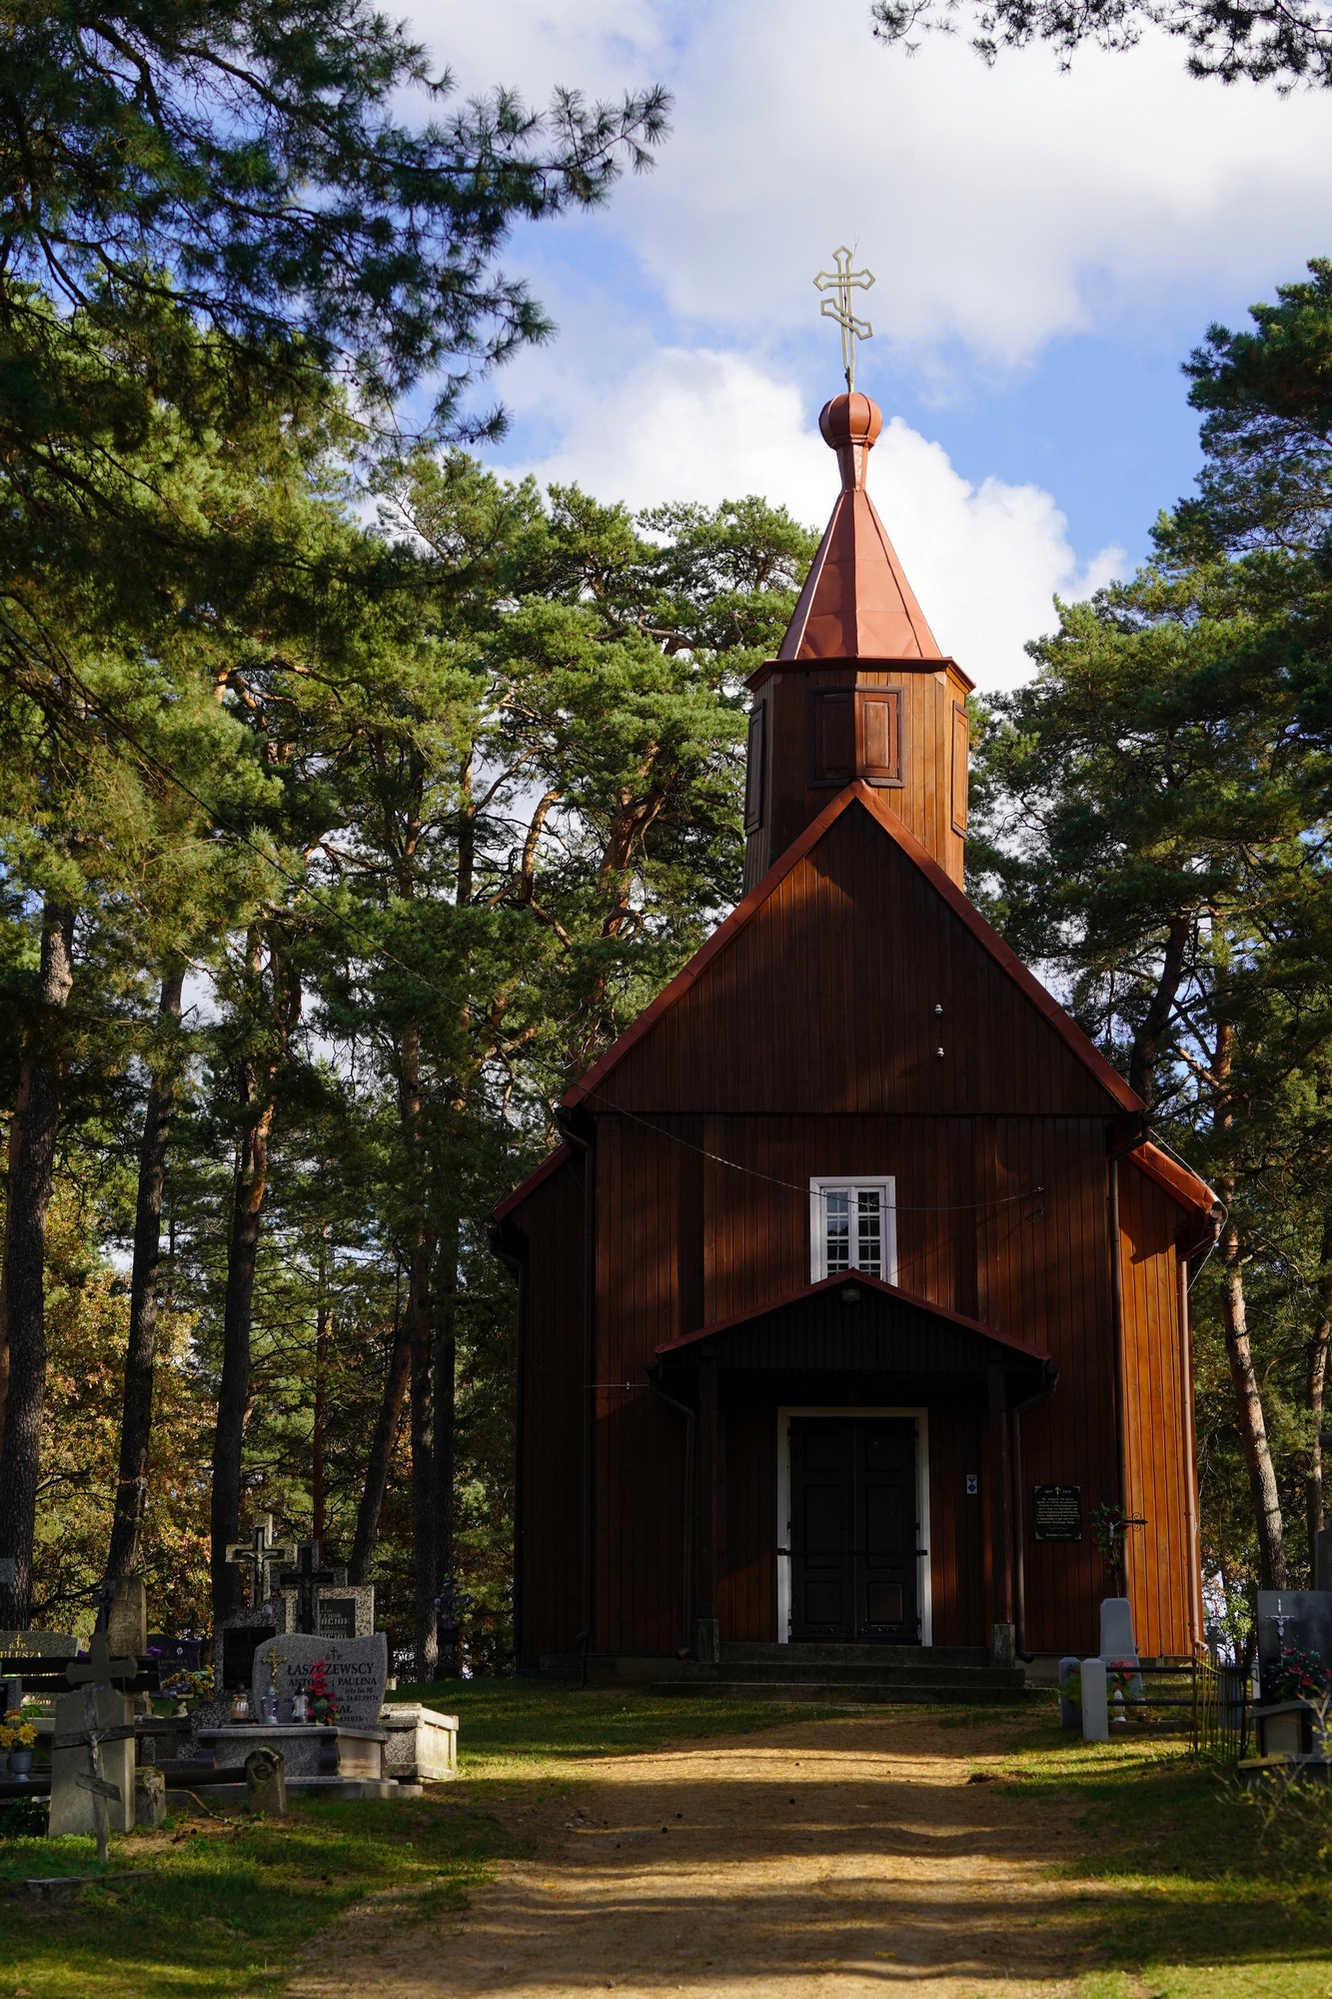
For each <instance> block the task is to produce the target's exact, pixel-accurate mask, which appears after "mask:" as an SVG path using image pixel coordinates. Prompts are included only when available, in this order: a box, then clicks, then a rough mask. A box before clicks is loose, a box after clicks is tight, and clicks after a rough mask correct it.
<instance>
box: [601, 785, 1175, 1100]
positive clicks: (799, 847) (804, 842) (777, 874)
mask: <svg viewBox="0 0 1332 1999" xmlns="http://www.w3.org/2000/svg"><path fill="white" fill-rule="evenodd" d="M853 805H860V806H862V807H863V808H864V810H865V811H866V812H868V813H869V814H870V816H871V817H872V818H873V819H874V820H876V821H877V823H878V824H879V825H880V826H881V827H882V828H883V830H884V832H885V833H887V834H888V836H889V838H890V839H893V840H895V841H896V842H897V844H898V846H899V847H900V848H901V849H902V851H903V853H904V854H906V855H907V856H908V858H909V859H910V860H912V861H914V862H915V864H916V866H917V867H918V868H919V869H920V871H921V873H922V874H924V875H925V876H926V877H927V878H928V880H929V881H930V883H931V884H932V886H933V887H934V888H935V889H937V891H938V893H939V894H940V895H941V896H942V897H943V898H944V900H945V902H946V903H947V904H948V906H949V908H950V909H952V910H953V912H954V913H955V915H957V916H958V917H959V918H960V919H961V921H962V922H963V923H965V924H966V926H967V928H968V930H970V931H971V933H972V935H973V936H974V937H975V938H976V940H977V942H978V943H979V944H981V945H982V946H983V948H984V949H985V950H986V951H988V952H989V954H990V956H991V957H992V958H993V959H994V960H995V961H996V963H997V964H998V965H999V966H1000V967H1001V968H1002V969H1003V970H1004V971H1005V972H1007V973H1008V976H1009V977H1010V978H1011V979H1012V980H1013V981H1014V983H1015V984H1016V985H1018V986H1019V987H1020V988H1021V989H1022V992H1023V993H1024V995H1025V996H1026V998H1027V999H1029V1000H1030V1001H1031V1004H1032V1005H1033V1006H1034V1007H1035V1008H1036V1009H1037V1011H1038V1012H1039V1013H1041V1014H1043V1015H1044V1017H1045V1018H1046V1020H1048V1021H1049V1023H1050V1025H1051V1027H1052V1028H1053V1029H1054V1031H1055V1032H1056V1034H1058V1035H1059V1036H1060V1037H1061V1038H1062V1039H1063V1040H1064V1041H1065V1042H1066V1043H1067V1045H1068V1046H1069V1048H1070V1049H1072V1051H1073V1053H1074V1054H1075V1055H1076V1056H1077V1057H1078V1059H1079V1061H1081V1062H1082V1063H1083V1064H1084V1065H1085V1066H1086V1067H1087V1068H1088V1069H1090V1070H1091V1072H1092V1074H1093V1075H1094V1076H1095V1077H1096V1079H1097V1081H1098V1082H1099V1083H1100V1084H1101V1087H1102V1088H1103V1089H1104V1090H1105V1092H1106V1094H1107V1095H1108V1096H1109V1097H1111V1098H1112V1099H1113V1101H1114V1102H1115V1103H1116V1104H1118V1105H1119V1106H1120V1108H1121V1109H1122V1110H1128V1111H1140V1110H1142V1109H1143V1108H1144V1106H1143V1102H1142V1099H1141V1098H1140V1097H1139V1096H1138V1094H1137V1092H1136V1091H1135V1090H1131V1089H1130V1088H1129V1086H1128V1084H1127V1083H1126V1082H1125V1081H1124V1078H1123V1077H1122V1076H1121V1075H1120V1073H1119V1071H1118V1069H1116V1068H1115V1067H1114V1065H1113V1064H1112V1063H1110V1062H1107V1061H1106V1059H1105V1057H1104V1055H1102V1054H1101V1052H1100V1050H1099V1049H1098V1048H1096V1047H1094V1046H1093V1045H1092V1043H1091V1042H1090V1041H1089V1040H1088V1039H1087V1036H1086V1035H1085V1034H1084V1033H1083V1032H1082V1029H1081V1028H1080V1027H1079V1026H1077V1024H1076V1023H1075V1022H1074V1021H1073V1020H1071V1019H1070V1018H1069V1016H1068V1014H1066V1013H1065V1012H1064V1009H1063V1007H1061V1006H1060V1004H1059V1002H1058V1000H1057V999H1055V997H1054V995H1053V994H1052V993H1048V992H1047V991H1046V990H1045V987H1044V986H1043V985H1042V984H1041V982H1040V980H1039V979H1038V978H1036V977H1035V976H1034V974H1033V973H1031V972H1029V971H1028V970H1027V967H1026V966H1025V965H1024V964H1023V962H1022V960H1021V959H1020V958H1019V957H1018V956H1017V954H1016V953H1015V952H1014V951H1011V950H1010V949H1009V947H1008V945H1007V944H1005V942H1004V940H1003V938H1002V937H1001V936H1000V935H999V933H998V931H997V930H993V929H991V927H990V925H989V924H988V923H987V922H986V921H985V918H984V917H983V916H982V915H981V913H980V911H979V910H978V909H977V908H976V907H975V905H974V904H973V903H970V902H968V900H967V898H966V896H965V895H964V894H963V892H962V890H961V889H960V888H958V887H957V885H956V883H955V882H952V881H950V880H949V878H948V876H947V875H946V874H945V873H944V871H943V869H942V868H941V867H940V866H939V864H938V862H937V861H936V860H935V859H934V858H933V856H932V855H931V854H930V853H929V852H928V850H927V849H926V848H925V847H924V846H922V845H921V843H920V841H919V840H918V839H917V838H916V836H915V834H914V833H911V832H909V831H908V829H907V827H906V826H905V825H904V823H903V822H902V820H900V819H899V818H898V816H897V814H896V813H895V812H894V811H893V810H892V809H891V807H889V806H887V805H885V804H884V803H883V802H882V798H881V795H880V793H879V792H878V791H876V790H875V789H874V787H873V786H872V785H868V784H863V783H862V782H861V781H860V780H859V779H858V778H857V779H856V781H855V782H854V783H853V784H848V785H847V786H846V787H845V789H844V790H842V791H839V792H838V794H837V796H836V797H835V798H834V799H833V800H831V802H830V803H829V804H828V805H826V806H825V807H824V809H823V811H822V812H821V813H820V814H819V816H818V818H817V819H813V820H811V821H810V823H809V825H808V826H806V828H805V830H804V832H803V833H801V834H800V835H799V837H798V838H797V839H795V840H793V841H792V842H791V845H790V846H789V847H788V848H787V849H786V852H785V853H784V854H782V855H781V856H780V857H779V858H778V859H777V860H776V861H774V862H773V864H772V866H771V867H770V868H769V869H768V872H767V874H766V875H764V877H763V879H762V881H760V882H756V883H755V885H754V887H753V888H752V889H751V890H750V891H749V894H748V895H747V896H746V897H745V898H744V901H743V902H740V903H737V904H736V907H735V908H734V909H733V910H732V911H731V914H730V915H729V916H728V917H727V918H726V920H725V922H724V923H720V924H719V925H718V926H717V928H716V929H715V930H714V931H713V933H712V935H711V937H709V939H708V941H707V943H706V944H704V945H703V946H702V947H701V949H700V950H698V951H696V952H695V953H694V955H693V957H692V958H691V959H690V960H689V963H688V964H687V965H685V966H684V967H683V969H682V970H681V971H679V972H677V973H676V975H675V977H674V978H673V979H672V980H671V982H670V984H669V985H668V986H666V987H665V988H664V990H663V991H661V992H660V993H658V995H657V997H656V999H654V1000H653V1002H652V1004H651V1005H650V1006H647V1007H645V1008H644V1009H643V1011H642V1013H640V1014H639V1016H638V1019H637V1020H636V1021H634V1022H633V1024H632V1026H630V1027H627V1028H626V1029H625V1031H624V1033H623V1034H622V1035H621V1036H620V1037H619V1039H618V1040H617V1041H615V1042H613V1043H612V1044H611V1046H610V1047H609V1048H608V1049H607V1050H606V1053H605V1054H604V1055H603V1056H602V1058H601V1060H600V1061H599V1062H597V1063H595V1064H594V1065H593V1067H592V1068H591V1069H589V1070H588V1072H587V1074H586V1075H585V1076H583V1077H580V1079H579V1080H578V1082H576V1083H575V1084H574V1085H573V1086H572V1088H571V1089H569V1090H568V1091H567V1092H566V1093H565V1096H564V1098H563V1101H564V1103H565V1104H566V1105H569V1106H571V1107H572V1106H573V1105H574V1104H579V1103H582V1102H583V1100H584V1098H586V1097H588V1096H594V1095H595V1094H596V1091H597V1085H598V1084H599V1083H601V1082H603V1081H604V1080H605V1078H606V1077H607V1076H608V1075H609V1074H610V1072H611V1071H612V1069H614V1068H615V1067H616V1065H617V1064H618V1063H619V1062H621V1061H622V1060H623V1059H624V1057H625V1056H626V1055H627V1054H628V1052H629V1050H630V1049H631V1048H632V1047H633V1046H634V1045H635V1043H637V1042H638V1041H640V1040H641V1039H642V1037H643V1036H644V1035H645V1034H647V1033H648V1032H649V1031H650V1030H651V1028H652V1025H653V1023H654V1022H655V1021H656V1020H657V1019H658V1018H659V1017H660V1016H661V1015H662V1014H663V1013H665V1011H666V1009H667V1008H668V1007H672V1006H674V1005H675V1004H676V1002H677V1000H680V999H682V998H683V997H684V995H685V993H687V992H688V990H689V988H690V986H691V985H692V984H693V983H694V981H695V979H697V978H698V976H699V974H700V972H702V971H704V970H705V969H706V968H707V966H708V965H710V964H711V962H712V960H713V959H714V958H715V957H716V956H717V955H718V953H719V952H721V951H724V950H725V949H726V947H727V945H728V944H729V943H730V942H731V940H732V938H733V937H734V936H735V935H736V933H737V931H739V930H741V929H743V927H744V925H745V924H746V923H748V922H749V921H750V920H751V918H752V917H753V916H754V915H755V913H756V912H757V911H758V910H759V909H760V908H761V907H762V905H763V904H764V903H765V902H766V901H767V899H768V897H769V896H770V895H771V894H772V893H773V891H774V890H775V889H776V888H777V887H778V885H779V884H780V883H781V882H783V881H784V880H785V879H786V877H787V875H789V874H790V873H791V871H792V869H793V868H796V867H798V866H799V864H800V862H801V861H803V860H804V858H805V856H806V854H808V853H809V852H810V850H811V848H813V847H815V846H817V844H818V842H819V840H820V839H821V838H822V837H823V835H824V833H825V832H826V831H827V830H828V828H829V827H830V826H831V825H832V824H833V822H834V820H836V819H837V818H838V817H839V816H840V815H841V814H842V813H843V812H846V811H847V810H849V808H850V807H851V806H853Z"/></svg>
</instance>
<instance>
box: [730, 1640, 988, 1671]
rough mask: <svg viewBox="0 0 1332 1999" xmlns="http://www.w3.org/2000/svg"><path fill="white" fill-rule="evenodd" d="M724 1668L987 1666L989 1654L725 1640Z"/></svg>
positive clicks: (976, 1648) (958, 1648)
mask: <svg viewBox="0 0 1332 1999" xmlns="http://www.w3.org/2000/svg"><path fill="white" fill-rule="evenodd" d="M721 1655H722V1663H723V1665H727V1666H730V1665H736V1666H739V1665H758V1664H760V1663H762V1662H763V1661H766V1660H768V1659H782V1660H792V1661H794V1660H799V1661H800V1662H801V1663H802V1664H804V1665H807V1666H814V1665H819V1666H824V1665H827V1666H836V1665H851V1664H861V1665H873V1666H967V1667H970V1666H988V1665H989V1663H990V1655H989V1653H988V1652H987V1651H986V1649H985V1647H984V1646H983V1645H841V1644H831V1643H829V1644H826V1645H815V1644H809V1643H805V1642H799V1643H795V1644H791V1645H774V1644H771V1643H768V1644H762V1643H753V1644H749V1643H741V1642H733V1641H731V1640H726V1641H724V1642H723V1644H722V1648H721Z"/></svg>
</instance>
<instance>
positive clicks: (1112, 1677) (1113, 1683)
mask: <svg viewBox="0 0 1332 1999" xmlns="http://www.w3.org/2000/svg"><path fill="white" fill-rule="evenodd" d="M1138 1670H1139V1669H1138V1667H1137V1666H1136V1665H1135V1664H1134V1663H1133V1661H1132V1659H1107V1660H1106V1664H1105V1690H1106V1693H1107V1694H1108V1695H1109V1697H1110V1699H1111V1700H1113V1699H1114V1697H1115V1695H1116V1694H1120V1695H1124V1694H1127V1693H1128V1691H1129V1689H1130V1687H1131V1686H1132V1685H1133V1679H1134V1675H1135V1674H1136V1673H1137V1672H1138Z"/></svg>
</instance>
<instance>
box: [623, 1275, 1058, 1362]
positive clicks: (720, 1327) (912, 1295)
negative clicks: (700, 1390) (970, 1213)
mask: <svg viewBox="0 0 1332 1999" xmlns="http://www.w3.org/2000/svg"><path fill="white" fill-rule="evenodd" d="M844 1284H858V1285H860V1286H861V1287H862V1288H863V1289H865V1290H867V1291H880V1292H882V1293H883V1295H884V1297H885V1298H892V1299H895V1300H896V1302H897V1303H898V1304H899V1305H910V1306H912V1307H913V1308H914V1309H915V1310H916V1311H918V1312H928V1313H929V1314H930V1315H931V1317H933V1318H936V1319H943V1320H945V1321H946V1322H947V1324H948V1325H950V1326H958V1327H960V1328H961V1330H962V1331H963V1332H964V1333H974V1334H975V1335H976V1337H977V1338H978V1339H982V1340H995V1341H997V1342H998V1344H999V1345H1000V1346H1003V1347H1011V1348H1012V1349H1013V1351H1014V1352H1015V1353H1020V1354H1021V1355H1022V1356H1023V1358H1024V1359H1026V1360H1039V1361H1048V1360H1049V1359H1050V1358H1051V1356H1050V1355H1049V1354H1048V1353H1045V1352H1044V1351H1043V1350H1042V1349H1041V1348H1040V1347H1033V1346H1029V1345H1028V1344H1027V1342H1026V1341H1025V1340H1016V1339H1014V1338H1013V1336H1012V1334H1011V1333H1000V1332H996V1331H995V1328H994V1327H993V1326H987V1325H985V1324H984V1323H983V1322H982V1321H981V1320H980V1319H968V1318H967V1317H966V1316H965V1315H964V1314H963V1313H961V1312H952V1311H950V1310H949V1308H948V1307H947V1306H946V1305H936V1304H935V1302H934V1300H933V1299H932V1298H921V1297H919V1296H918V1295H917V1294H916V1292H914V1291H903V1290H902V1289H901V1287H900V1286H899V1285H896V1284H888V1283H886V1282H885V1280H884V1279H883V1278H882V1277H868V1276H866V1274H865V1272H864V1271H862V1270H844V1271H842V1272H841V1273H840V1275H838V1276H836V1277H823V1278H820V1280H819V1282H818V1283H817V1284H804V1285H802V1286H801V1287H800V1289H799V1290H798V1291H788V1292H786V1293H784V1294H783V1296H782V1297H780V1298H768V1299H765V1301H764V1303H763V1304H761V1305H755V1306H754V1307H753V1309H752V1310H751V1311H748V1312H737V1313H736V1314H735V1315H734V1317H733V1318H730V1319H717V1320H715V1321H714V1322H713V1324H712V1325H710V1326H699V1327H698V1329H697V1330H696V1331H695V1332H692V1333H685V1334H683V1335H682V1337H681V1338H680V1339H678V1340H665V1341H663V1342H662V1344H661V1345H660V1346H659V1347H656V1348H655V1349H654V1351H655V1352H656V1353H658V1354H670V1353H679V1351H680V1349H681V1347H688V1346H693V1345H695V1344H696V1343H697V1342H698V1341H700V1340H710V1339H713V1338H715V1337H716V1336H717V1334H719V1333H725V1332H729V1331H730V1330H731V1329H732V1328H733V1327H735V1326H748V1325H751V1324H752V1323H753V1321H754V1320H755V1319H762V1318H764V1317H765V1316H766V1315H767V1314H768V1313H769V1312H780V1311H781V1309H782V1307H783V1306H784V1305H798V1304H799V1303H800V1301H801V1300H802V1299H804V1298H817V1297H818V1295H819V1293H820V1292H822V1291H832V1290H836V1289H840V1287H841V1286H842V1285H844Z"/></svg>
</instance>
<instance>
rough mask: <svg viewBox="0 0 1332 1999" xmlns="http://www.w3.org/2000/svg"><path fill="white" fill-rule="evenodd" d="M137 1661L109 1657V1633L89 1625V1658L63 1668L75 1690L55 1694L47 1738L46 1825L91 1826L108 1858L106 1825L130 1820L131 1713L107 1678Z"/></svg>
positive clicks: (131, 1669)
mask: <svg viewBox="0 0 1332 1999" xmlns="http://www.w3.org/2000/svg"><path fill="white" fill-rule="evenodd" d="M138 1667H139V1662H138V1660H137V1659H133V1658H123V1659H113V1658H112V1657H111V1654H110V1650H109V1648H108V1646H107V1642H106V1633H105V1632H104V1631H97V1632H94V1633H93V1638H92V1643H91V1644H90V1645H89V1647H88V1657H87V1659H86V1660H76V1661H75V1663H74V1664H73V1665H71V1666H67V1667H66V1669H65V1678H66V1679H67V1680H68V1681H69V1684H70V1686H71V1687H73V1688H77V1689H79V1691H77V1692H74V1693H68V1694H62V1695H61V1696H60V1698H59V1699H58V1700H57V1702H56V1711H55V1733H54V1735H53V1736H52V1738H51V1806H50V1813H49V1816H48V1820H47V1833H48V1836H49V1837H50V1838H52V1839H55V1838H58V1837H59V1836H60V1834H62V1833H67V1832H73V1833H90V1832H91V1833H93V1834H95V1835H96V1839H97V1852H98V1857H99V1859H100V1860H101V1861H102V1863H103V1865H105V1864H106V1853H107V1844H106V1843H107V1833H108V1831H114V1832H130V1831H132V1830H133V1826H134V1721H133V1717H132V1712H131V1704H130V1701H129V1699H128V1697H127V1696H126V1695H125V1694H123V1693H119V1692H118V1691H117V1690H116V1689H115V1688H114V1687H112V1685H111V1681H112V1680H117V1679H119V1680H125V1679H133V1678H134V1677H135V1675H136V1674H137V1672H138Z"/></svg>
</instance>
